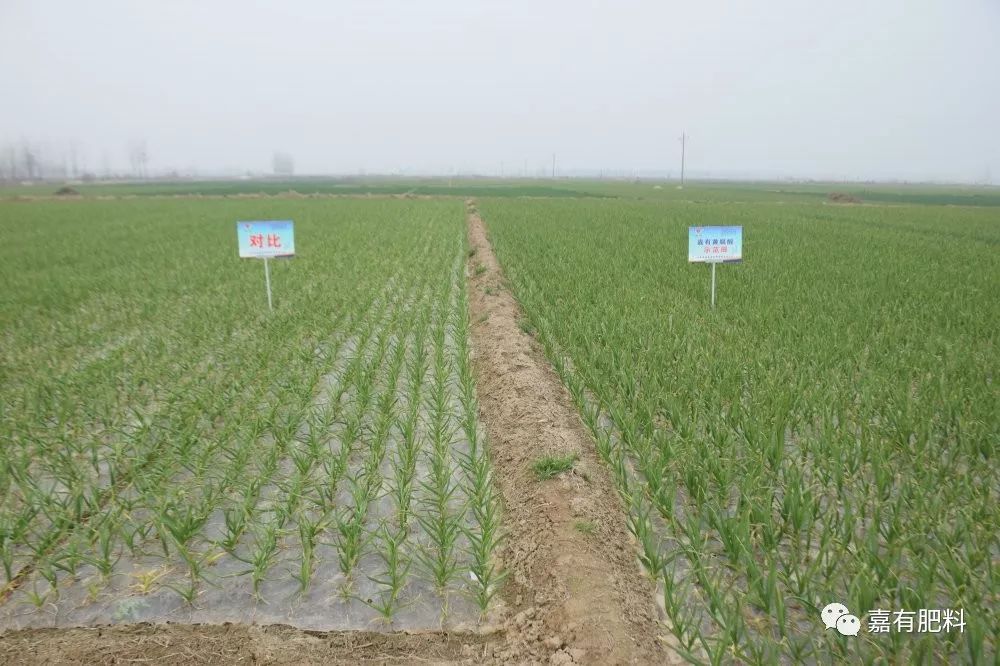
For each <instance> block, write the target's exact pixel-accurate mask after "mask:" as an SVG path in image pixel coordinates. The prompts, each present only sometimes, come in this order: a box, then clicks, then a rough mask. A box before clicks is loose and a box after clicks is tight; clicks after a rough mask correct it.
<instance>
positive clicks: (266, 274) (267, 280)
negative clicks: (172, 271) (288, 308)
mask: <svg viewBox="0 0 1000 666" xmlns="http://www.w3.org/2000/svg"><path fill="white" fill-rule="evenodd" d="M712 275H713V277H714V275H715V266H712ZM264 284H266V285H267V309H268V310H270V311H271V312H274V305H272V304H271V271H270V269H269V268H268V267H267V257H264ZM712 303H715V280H714V279H713V280H712Z"/></svg>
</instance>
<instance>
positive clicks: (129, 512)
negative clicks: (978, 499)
mask: <svg viewBox="0 0 1000 666" xmlns="http://www.w3.org/2000/svg"><path fill="white" fill-rule="evenodd" d="M286 205H287V204H286ZM50 206H56V207H53V208H39V207H32V208H30V209H27V210H29V211H30V212H31V213H32V214H39V215H40V214H41V213H43V212H44V213H45V214H47V215H48V216H50V217H41V216H40V219H38V220H35V223H36V224H38V225H40V226H50V227H51V229H49V233H50V234H51V235H52V237H54V238H55V239H58V240H57V241H56V242H53V243H51V244H49V245H48V246H46V247H44V248H38V249H36V250H35V253H36V256H34V257H31V258H29V259H28V260H26V261H24V265H22V266H20V267H11V268H8V270H9V271H10V272H11V274H12V278H13V279H14V280H20V281H21V282H23V283H26V282H27V278H26V276H25V275H24V274H23V273H22V272H21V271H23V272H26V273H31V272H37V269H35V268H34V266H35V263H34V262H32V261H31V259H34V261H35V262H38V263H41V264H44V265H46V266H48V267H50V268H49V273H50V275H49V277H50V278H51V280H47V281H44V282H41V283H35V284H34V285H32V286H29V285H27V284H25V285H24V288H25V289H26V290H27V293H25V294H21V295H20V297H21V298H22V299H25V300H27V299H31V300H33V301H34V302H35V308H34V316H33V317H28V318H25V319H24V320H23V321H21V322H19V323H18V324H17V325H16V326H14V327H13V330H14V335H15V336H20V339H18V340H16V342H17V343H18V344H17V345H16V346H14V347H13V349H14V350H15V352H14V354H12V355H11V357H10V358H9V359H7V361H8V362H7V363H5V368H6V369H7V373H8V377H7V379H8V384H7V386H8V387H9V389H8V388H5V392H8V391H9V395H10V401H9V402H8V404H9V405H10V409H9V411H7V413H6V414H5V415H4V420H3V427H4V430H5V432H4V436H5V439H7V441H9V442H11V445H10V449H9V452H10V455H7V456H6V457H5V459H4V462H3V463H2V464H3V466H2V467H0V492H2V493H3V499H4V501H3V503H2V508H0V536H2V537H3V538H2V540H0V558H2V562H3V565H4V571H3V574H4V580H6V583H7V587H6V591H5V593H4V596H5V597H8V596H9V599H7V602H6V603H5V604H4V611H5V613H4V615H5V616H6V618H7V620H6V623H7V624H8V625H12V626H13V625H17V626H20V625H23V624H32V623H35V624H45V623H57V624H72V623H82V622H94V621H109V620H121V619H128V620H140V619H147V620H156V619H164V618H165V617H170V618H172V619H178V618H183V617H189V618H191V619H193V620H199V621H201V620H205V621H213V620H216V621H218V620H225V619H262V618H263V619H273V620H275V621H286V622H287V621H291V622H293V623H295V622H296V621H297V620H300V621H301V623H302V624H305V625H309V626H315V627H317V628H333V627H359V628H360V627H363V626H366V625H367V623H369V622H370V621H371V620H372V619H381V620H384V621H387V622H392V621H394V620H399V621H401V622H402V623H404V624H406V625H407V626H434V625H435V624H437V623H439V622H442V621H447V620H448V619H449V615H454V616H455V617H458V618H459V619H462V618H466V617H469V616H470V615H471V616H472V617H474V616H475V611H474V609H478V612H480V613H481V612H485V611H486V610H487V608H488V606H489V604H490V601H491V599H492V598H493V596H494V595H495V593H496V591H497V589H498V584H499V582H500V578H501V575H500V572H499V570H498V566H497V563H496V559H495V550H496V546H497V543H498V540H499V537H500V525H499V513H498V506H497V501H496V497H495V494H494V491H493V488H492V481H491V476H490V469H489V463H488V458H487V457H486V455H485V450H484V446H483V441H482V436H481V434H480V433H479V430H478V423H477V406H476V397H475V390H474V385H473V382H472V375H471V368H470V365H469V350H468V313H467V303H466V296H465V282H464V273H463V270H464V262H463V259H464V256H465V255H464V248H465V243H464V240H463V234H462V226H461V210H460V207H459V206H457V205H453V204H436V203H435V204H424V203H421V204H413V203H404V202H379V203H376V204H364V206H365V207H364V208H362V207H361V205H359V204H357V203H352V202H335V203H333V202H322V203H319V202H309V203H303V204H301V210H300V211H298V213H299V215H298V216H297V221H296V227H297V228H296V231H297V236H298V238H297V241H298V242H297V245H298V246H299V248H300V253H301V254H300V256H299V257H297V258H295V259H292V260H290V261H287V262H275V263H274V265H273V275H272V278H273V281H274V287H275V294H276V305H277V307H276V310H275V312H274V313H273V314H268V313H266V308H262V307H261V305H262V298H263V290H262V285H261V284H260V283H261V278H262V276H261V275H260V271H261V266H260V264H259V263H257V262H243V263H241V262H239V261H238V260H237V259H235V256H234V255H235V248H234V247H233V246H234V244H235V243H234V241H235V239H234V238H231V237H230V236H232V235H234V234H233V231H234V221H235V220H236V219H238V217H240V216H243V217H246V216H247V213H246V212H244V211H243V210H241V208H240V205H234V204H232V203H228V202H227V203H220V202H211V203H206V202H200V203H199V204H198V206H197V208H194V207H192V204H187V203H185V204H180V203H175V202H159V203H157V204H156V205H155V206H154V205H150V204H146V205H144V206H143V207H142V208H141V209H140V208H138V207H135V208H131V207H130V205H129V204H127V203H125V202H116V203H114V204H91V203H88V204H80V208H81V209H83V210H82V211H81V210H80V209H76V210H74V211H73V213H75V214H76V215H80V213H81V212H83V213H84V215H83V216H82V217H83V218H84V219H85V220H88V222H89V223H90V225H92V226H90V227H88V228H86V229H81V228H80V227H79V226H75V219H76V216H75V215H74V216H70V215H69V214H68V213H69V212H70V211H68V210H67V209H59V208H58V205H57V204H50ZM242 206H243V207H244V208H246V207H247V206H246V205H245V204H243V205H242ZM258 208H259V205H256V206H254V212H255V213H257V214H258V215H259V210H257V209H258ZM150 209H153V210H155V211H156V212H157V213H158V215H159V216H161V219H154V220H149V219H145V215H147V214H148V211H149V210H150ZM140 211H142V213H143V216H142V217H140V215H139V213H140ZM209 211H211V212H213V213H215V214H216V215H218V216H219V217H225V218H228V219H226V222H225V224H224V225H223V224H222V223H218V224H211V223H208V222H205V221H204V219H203V216H204V215H205V214H206V212H209ZM282 213H284V214H283V215H282V216H287V211H285V210H282ZM178 214H183V215H186V216H187V219H186V220H185V221H184V222H175V221H173V220H172V219H171V217H172V216H175V215H178ZM101 215H107V219H104V220H102V219H101ZM88 218H89V219H88ZM84 224H86V223H84ZM26 227H27V228H28V229H30V228H31V227H30V224H29V225H26V224H24V223H23V221H22V223H21V224H19V225H18V226H17V228H16V233H22V234H24V233H28V232H25V231H24V229H25V228H26ZM199 235H200V236H203V237H208V238H209V239H210V240H211V241H214V242H215V243H217V244H216V245H208V246H206V244H204V243H192V244H190V245H178V244H177V242H176V241H175V239H177V238H188V237H196V236H199ZM88 244H89V245H88ZM70 246H74V247H73V248H71V247H70ZM206 247H207V248H208V249H207V251H206ZM73 251H79V252H80V253H81V254H80V257H84V259H80V258H79V257H78V258H77V260H76V261H77V264H78V265H76V266H75V269H74V271H72V273H69V272H67V274H62V275H60V273H61V269H60V268H58V267H53V263H54V261H55V259H56V258H58V257H59V256H60V254H61V253H63V252H65V253H66V254H67V255H69V254H70V253H71V252H73ZM88 253H89V254H88ZM165 256H169V259H164V257H165ZM105 262H111V263H112V265H111V266H107V265H106V263H105ZM80 264H82V265H80ZM32 290H33V291H32ZM154 297H159V301H158V303H159V307H150V301H149V299H150V298H154ZM6 306H7V307H6V308H5V312H6V313H7V314H8V316H9V315H10V311H11V309H12V308H13V307H19V308H21V309H22V310H24V309H25V306H26V303H24V302H21V303H15V304H6ZM45 328H49V329H50V330H53V331H54V332H55V333H54V335H49V336H48V337H46V338H42V339H41V340H43V341H44V344H31V342H30V340H32V339H34V340H38V338H35V337H34V336H35V335H37V334H38V332H39V331H40V330H42V329H45ZM67 347H69V349H67ZM293 581H294V582H293ZM48 609H52V610H51V612H46V611H47V610H48ZM50 616H54V617H50Z"/></svg>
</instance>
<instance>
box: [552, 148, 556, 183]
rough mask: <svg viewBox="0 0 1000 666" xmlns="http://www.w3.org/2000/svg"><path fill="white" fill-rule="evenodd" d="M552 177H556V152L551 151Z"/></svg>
mask: <svg viewBox="0 0 1000 666" xmlns="http://www.w3.org/2000/svg"><path fill="white" fill-rule="evenodd" d="M552 177H553V178H555V177H556V154H555V153H552Z"/></svg>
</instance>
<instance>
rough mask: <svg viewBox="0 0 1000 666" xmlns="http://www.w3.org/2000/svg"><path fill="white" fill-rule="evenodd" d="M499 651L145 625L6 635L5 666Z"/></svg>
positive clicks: (458, 641) (257, 629) (456, 657)
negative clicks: (15, 665) (16, 665)
mask: <svg viewBox="0 0 1000 666" xmlns="http://www.w3.org/2000/svg"><path fill="white" fill-rule="evenodd" d="M492 652H493V648H492V647H491V646H490V643H489V639H488V638H487V637H483V636H476V635H468V634H447V633H426V634H420V633H417V634H406V633H395V634H386V633H379V632H369V631H332V632H311V631H301V630H299V629H295V628H292V627H286V626H274V625H272V626H267V627H261V626H253V625H250V626H248V625H236V624H226V625H189V624H188V625H177V624H139V625H116V626H110V627H87V628H80V629H31V630H25V631H17V632H11V633H9V634H6V635H2V636H0V665H6V664H12V665H13V664H25V663H31V664H57V663H58V664H88V665H90V664H130V663H154V664H177V663H184V664H212V665H218V666H229V664H237V663H249V664H317V665H319V664H412V663H415V662H420V663H431V664H453V663H467V664H478V663H481V661H482V659H483V656H484V655H487V654H491V653H492Z"/></svg>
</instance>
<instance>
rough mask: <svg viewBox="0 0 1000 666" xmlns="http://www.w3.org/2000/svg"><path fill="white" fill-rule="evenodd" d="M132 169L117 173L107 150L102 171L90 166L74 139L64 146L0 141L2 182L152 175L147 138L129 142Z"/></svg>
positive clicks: (129, 161)
mask: <svg viewBox="0 0 1000 666" xmlns="http://www.w3.org/2000/svg"><path fill="white" fill-rule="evenodd" d="M126 153H127V155H128V163H129V170H128V172H127V173H121V172H114V171H112V168H111V162H110V159H109V158H108V156H107V154H106V153H105V155H104V157H103V159H102V165H101V168H100V170H97V169H94V168H88V166H87V164H86V159H85V155H84V153H83V151H82V150H81V149H80V147H79V145H78V144H77V143H76V142H75V141H74V142H70V143H69V144H67V145H64V146H62V147H60V148H53V147H51V146H50V145H46V144H42V143H38V142H33V141H29V140H27V139H22V140H21V141H17V142H8V143H5V144H0V181H6V182H11V181H26V180H27V181H30V180H96V179H98V178H112V177H114V178H120V177H126V178H147V177H149V175H150V174H149V150H148V149H147V147H146V141H145V140H136V141H131V142H129V144H128V146H127V148H126Z"/></svg>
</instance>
